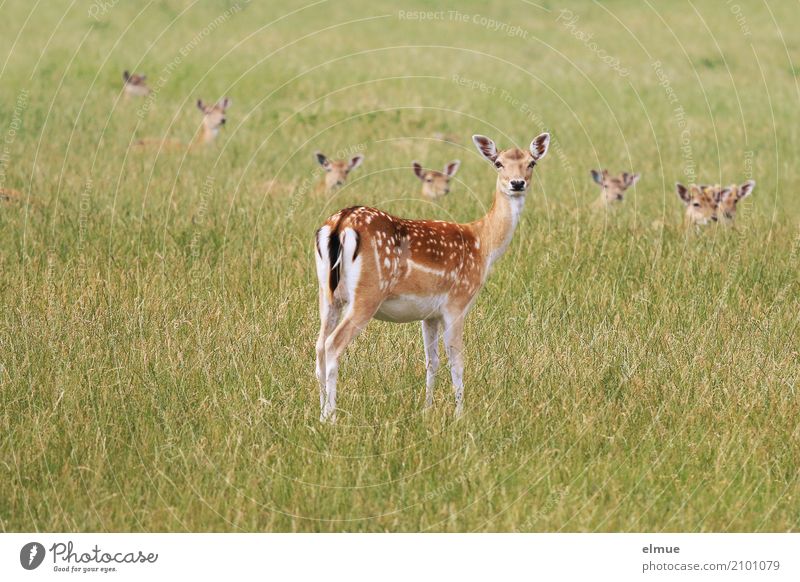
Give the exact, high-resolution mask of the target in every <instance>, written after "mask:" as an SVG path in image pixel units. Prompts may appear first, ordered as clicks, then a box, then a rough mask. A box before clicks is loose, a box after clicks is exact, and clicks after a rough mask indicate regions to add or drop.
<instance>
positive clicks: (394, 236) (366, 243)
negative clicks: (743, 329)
mask: <svg viewBox="0 0 800 582" xmlns="http://www.w3.org/2000/svg"><path fill="white" fill-rule="evenodd" d="M472 140H473V142H474V143H475V145H476V147H477V148H478V151H479V152H480V153H481V155H482V156H483V157H484V158H486V159H487V160H489V161H490V162H491V163H492V164H493V165H494V167H495V169H496V171H497V182H496V186H495V194H494V204H493V205H492V208H491V209H490V210H489V212H488V214H486V215H485V216H484V217H483V218H481V219H479V220H476V221H475V222H470V223H467V224H458V223H454V222H444V221H441V220H408V219H402V218H396V217H394V216H390V215H389V214H387V213H385V212H383V211H381V210H377V209H375V208H368V207H364V206H354V207H352V208H346V209H344V210H340V211H339V212H337V213H336V214H334V215H333V216H331V217H330V218H328V220H326V221H325V223H324V224H323V225H322V226H321V227H320V228H319V230H317V232H316V252H315V259H316V266H317V278H318V280H319V311H320V320H321V326H320V332H319V338H318V339H317V345H316V351H317V361H316V375H317V379H318V381H319V402H320V408H321V413H320V420H321V421H323V422H324V421H331V422H333V421H335V419H336V382H337V378H338V373H339V361H340V359H341V357H342V354H343V352H344V350H345V348H346V347H347V346H348V344H350V342H351V341H353V339H354V338H355V337H356V335H358V333H359V332H361V330H363V329H364V328H365V327H366V325H367V324H368V323H369V321H370V320H371V319H372V318H373V317H374V318H376V319H380V320H383V321H391V322H398V323H405V322H411V321H421V322H422V339H423V344H424V347H425V369H426V382H425V406H426V408H427V407H429V406H431V405H432V403H433V388H434V379H435V375H436V371H437V369H438V367H439V336H440V333H442V332H443V334H444V345H445V348H446V351H447V356H448V360H449V363H450V374H451V378H452V382H453V388H454V392H455V412H456V415H457V416H460V415H461V413H462V411H463V404H464V383H463V377H464V360H463V334H464V318H465V317H466V315H467V313H468V312H469V310H470V308H471V307H472V305H473V303H474V302H475V298H476V297H477V294H478V292H479V291H480V290H481V288H482V287H483V285H484V283H485V282H486V278H487V277H488V275H489V273H490V271H491V269H492V266H493V265H494V263H495V261H497V259H499V258H500V257H501V256H502V255H503V253H504V252H505V250H506V248H507V247H508V245H509V243H510V242H511V237H512V235H513V234H514V230H515V228H516V226H517V223H518V222H519V218H520V214H521V213H522V209H523V206H524V204H525V195H526V194H527V193H528V190H529V188H530V183H531V176H532V174H533V168H534V166H535V165H536V164H537V162H539V161H541V160H542V158H544V156H545V154H547V149H548V147H549V144H550V134H548V133H543V134H541V135H539V136H538V137H537V138H536V139H534V140H533V141H532V142H531V144H530V148H529V150H521V149H517V148H511V149H507V150H502V151H498V150H497V148H496V146H495V143H494V142H493V141H492V140H491V139H489V138H488V137H484V136H482V135H475V136H473V137H472ZM340 316H341V321H340Z"/></svg>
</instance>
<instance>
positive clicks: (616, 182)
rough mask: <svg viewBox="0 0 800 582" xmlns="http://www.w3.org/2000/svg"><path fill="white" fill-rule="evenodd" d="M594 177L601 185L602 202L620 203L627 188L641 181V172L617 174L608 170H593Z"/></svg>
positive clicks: (607, 203)
mask: <svg viewBox="0 0 800 582" xmlns="http://www.w3.org/2000/svg"><path fill="white" fill-rule="evenodd" d="M591 174H592V179H593V180H594V181H595V182H597V184H599V185H600V188H601V190H600V204H603V205H611V204H618V203H620V202H622V200H623V194H624V193H625V190H627V189H628V188H630V187H631V186H633V185H634V184H636V182H638V181H639V178H640V175H639V174H629V173H628V172H622V173H621V174H618V175H616V176H612V175H611V174H609V173H608V170H605V169H604V170H602V171H597V170H592V171H591Z"/></svg>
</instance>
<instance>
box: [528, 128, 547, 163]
mask: <svg viewBox="0 0 800 582" xmlns="http://www.w3.org/2000/svg"><path fill="white" fill-rule="evenodd" d="M549 147H550V134H549V133H543V134H541V135H539V136H537V137H536V138H535V139H534V140H533V141H532V142H531V153H532V154H533V160H534V161H535V162H538V161H539V160H541V159H542V158H543V157H544V156H545V155H546V154H547V149H548V148H549Z"/></svg>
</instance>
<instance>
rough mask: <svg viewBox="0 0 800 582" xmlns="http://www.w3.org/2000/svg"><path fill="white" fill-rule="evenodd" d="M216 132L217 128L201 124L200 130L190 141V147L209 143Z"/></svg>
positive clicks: (217, 131) (215, 135)
mask: <svg viewBox="0 0 800 582" xmlns="http://www.w3.org/2000/svg"><path fill="white" fill-rule="evenodd" d="M217 133H219V130H218V129H210V128H209V127H208V126H207V125H206V124H203V127H201V128H200V131H198V132H197V133H196V134H195V136H194V139H193V140H192V143H191V144H189V145H190V147H192V148H195V147H198V146H203V145H206V144H209V143H211V142H212V141H214V138H216V137H217Z"/></svg>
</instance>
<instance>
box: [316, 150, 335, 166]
mask: <svg viewBox="0 0 800 582" xmlns="http://www.w3.org/2000/svg"><path fill="white" fill-rule="evenodd" d="M314 155H315V156H316V158H317V163H319V165H320V166H322V167H323V168H325V169H326V170H327V169H328V168H329V167H330V165H331V163H330V162H329V161H328V158H326V157H325V154H323V153H322V152H316V153H315V154H314Z"/></svg>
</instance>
